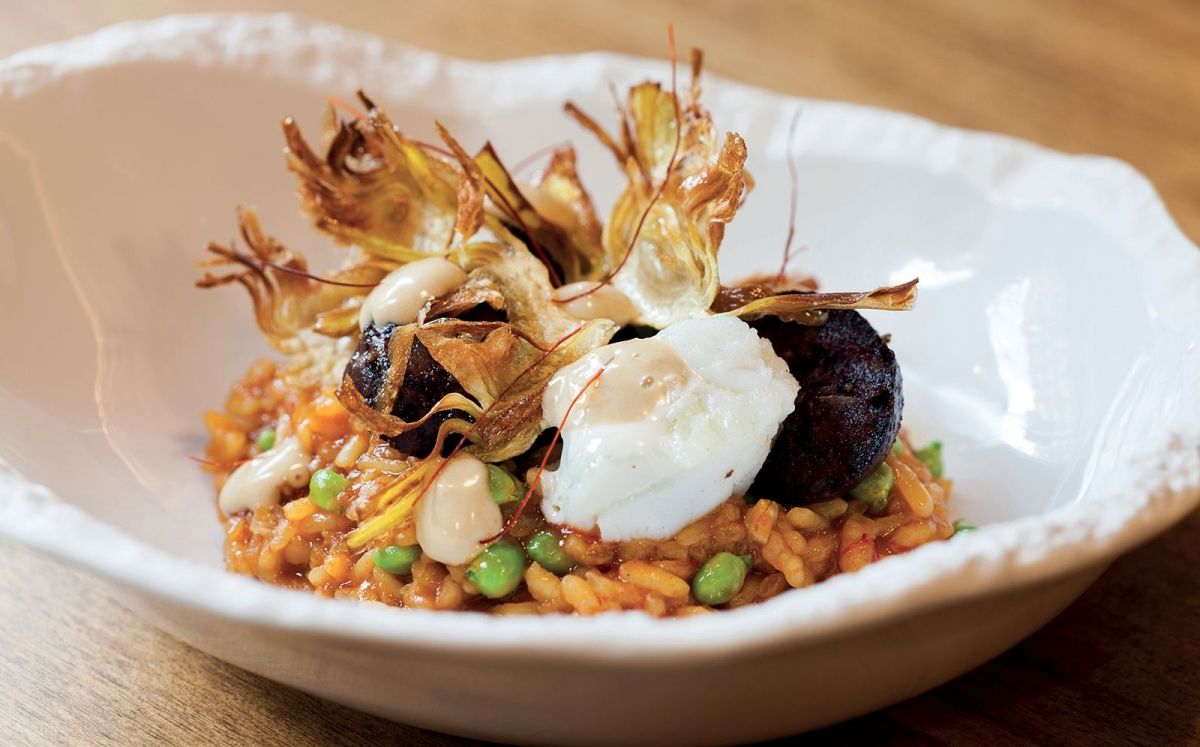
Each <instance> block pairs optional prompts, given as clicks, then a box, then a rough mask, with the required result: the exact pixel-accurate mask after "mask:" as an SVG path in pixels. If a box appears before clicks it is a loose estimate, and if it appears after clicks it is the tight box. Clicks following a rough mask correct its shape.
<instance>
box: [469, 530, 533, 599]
mask: <svg viewBox="0 0 1200 747" xmlns="http://www.w3.org/2000/svg"><path fill="white" fill-rule="evenodd" d="M524 572H525V552H524V551H523V550H522V549H521V546H520V545H518V544H517V543H515V542H512V541H510V540H500V541H499V542H493V543H492V544H490V545H488V546H487V547H485V548H484V549H483V552H481V553H479V554H478V555H476V556H475V559H474V560H472V561H471V564H470V565H469V566H467V578H469V579H470V580H471V583H473V584H475V588H477V589H479V593H480V594H483V595H484V596H485V597H487V598H488V599H499V598H500V597H503V596H508V595H509V594H511V593H513V591H515V590H516V588H517V587H518V586H520V585H521V575H522V574H523V573H524Z"/></svg>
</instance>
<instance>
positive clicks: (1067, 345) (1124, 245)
mask: <svg viewBox="0 0 1200 747" xmlns="http://www.w3.org/2000/svg"><path fill="white" fill-rule="evenodd" d="M665 73H666V67H665V65H664V64H663V63H662V62H652V61H646V60H637V59H631V58H627V57H620V56H614V55H608V54H587V55H577V56H564V57H553V58H540V59H530V60H517V61H512V62H505V63H496V64H482V63H476V62H466V61H461V60H450V59H445V58H442V57H439V56H437V55H435V54H431V53H429V52H423V51H418V50H415V49H410V48H407V47H404V46H401V45H398V44H394V43H390V42H386V41H383V40H381V39H377V38H374V37H371V36H366V35H362V34H357V33H351V32H348V31H345V30H342V29H340V28H336V27H333V26H328V25H323V24H317V23H312V22H309V21H305V20H300V19H296V18H292V17H288V16H223V17H216V16H213V17H186V18H168V19H163V20H159V21H154V22H150V23H138V24H128V25H122V26H117V27H113V28H110V29H107V30H104V31H102V32H100V33H98V34H95V35H92V36H89V37H85V38H82V39H78V40H75V41H70V42H66V43H64V44H57V45H53V46H50V47H44V48H41V49H36V50H32V51H30V52H25V53H22V54H19V55H17V56H16V57H13V58H11V59H9V60H7V61H5V62H3V63H0V174H3V178H2V179H0V340H2V342H3V351H4V352H3V354H2V355H0V493H2V498H0V534H3V535H5V536H7V537H11V538H14V539H16V540H17V541H19V542H22V543H25V544H27V545H29V546H32V547H36V548H40V549H42V550H45V551H46V552H48V553H51V554H53V555H56V556H58V557H61V558H65V559H68V560H71V561H74V562H76V563H78V564H80V565H82V566H84V567H86V568H88V569H91V570H92V571H94V572H95V573H96V574H97V575H98V576H99V577H101V578H104V579H106V580H108V581H110V582H112V585H113V587H114V588H115V590H116V593H118V594H120V595H121V596H122V598H123V599H125V600H126V601H127V602H128V603H129V604H130V605H131V606H133V607H134V608H135V609H138V610H140V611H141V612H142V613H143V614H145V616H146V617H147V618H148V619H150V620H151V621H153V622H154V623H155V624H157V625H159V626H161V627H162V628H164V629H165V630H167V631H169V632H171V633H172V634H174V635H176V636H178V637H179V638H181V639H183V640H185V641H187V642H189V643H191V644H193V645H195V646H196V647H198V648H200V649H202V650H204V651H207V652H209V653H211V654H213V655H215V656H218V657H221V658H223V659H226V660H228V661H230V662H233V663H235V664H237V665H239V666H243V667H245V668H247V669H250V670H252V671H254V672H258V673H260V674H263V675H265V676H267V677H270V678H272V679H275V680H279V681H280V682H285V683H287V684H289V685H293V686H295V687H298V688H301V689H303V690H306V691H308V692H312V693H316V694H318V695H321V696H324V697H328V698H331V699H333V700H336V701H339V702H342V703H345V704H348V705H350V706H353V707H355V708H361V709H363V710H366V711H370V712H372V713H376V714H380V715H383V716H387V717H389V718H394V719H398V720H402V721H407V722H410V723H414V724H419V725H421V726H426V727H429V728H433V729H438V730H441V731H447V732H453V733H457V734H464V735H471V736H478V737H487V738H492V739H501V740H511V741H520V742H534V741H536V742H542V743H548V744H549V743H559V744H561V743H568V742H570V743H595V744H602V743H618V742H632V743H649V742H654V743H657V744H705V743H723V742H730V741H735V740H746V739H757V738H764V737H770V736H775V735H781V734H786V733H790V732H795V731H799V730H802V729H808V728H812V727H816V726H819V725H822V724H827V723H831V722H834V721H837V720H839V719H843V718H846V717H849V716H853V715H855V714H859V713H863V712H865V711H869V710H871V709H874V708H878V707H880V706H883V705H886V704H888V703H892V702H894V701H897V700H900V699H902V698H905V697H908V696H910V695H913V694H915V693H918V692H920V691H922V690H925V689H927V688H930V687H933V686H934V685H937V684H938V683H941V682H943V681H945V680H947V679H949V678H951V677H953V676H955V675H957V674H959V673H961V672H963V671H965V670H967V669H969V668H971V667H973V666H976V665H977V664H979V663H981V662H983V661H984V660H986V659H988V658H989V657H991V656H994V655H995V654H997V653H998V652H1000V651H1002V650H1003V649H1005V648H1006V647H1008V646H1011V645H1012V644H1013V643H1015V642H1017V641H1019V640H1020V639H1021V638H1023V637H1024V636H1026V635H1028V634H1029V633H1030V632H1031V631H1033V630H1034V629H1035V628H1037V627H1038V626H1040V625H1042V624H1043V623H1045V622H1046V621H1047V620H1049V619H1050V618H1051V617H1052V616H1053V615H1054V614H1056V613H1057V612H1058V611H1059V610H1061V609H1062V608H1063V607H1064V606H1065V605H1067V604H1068V603H1069V602H1070V601H1071V600H1073V599H1074V598H1075V597H1076V596H1077V595H1078V594H1079V593H1080V591H1081V590H1082V589H1083V588H1084V587H1086V586H1087V585H1088V584H1089V583H1090V582H1091V581H1092V580H1093V579H1094V578H1095V577H1096V576H1097V574H1099V573H1100V572H1101V571H1102V570H1103V569H1104V568H1105V566H1106V565H1107V564H1108V563H1109V562H1110V561H1111V560H1112V559H1113V558H1114V557H1116V556H1117V555H1118V554H1119V553H1121V552H1124V551H1126V550H1128V549H1130V548H1131V547H1133V546H1134V545H1136V544H1138V543H1140V542H1144V541H1145V540H1147V539H1148V538H1149V537H1151V536H1153V535H1154V534H1156V533H1157V532H1159V531H1161V530H1162V529H1164V528H1165V527H1167V526H1168V525H1170V524H1171V523H1172V522H1174V521H1175V520H1176V519H1178V518H1179V517H1180V516H1182V515H1183V514H1184V513H1185V512H1187V511H1188V510H1189V509H1191V508H1192V507H1193V506H1195V505H1196V503H1197V499H1198V497H1200V492H1198V490H1200V488H1198V486H1200V407H1198V405H1197V393H1198V392H1200V350H1198V346H1197V339H1198V330H1200V253H1198V252H1197V251H1196V248H1195V247H1194V246H1192V245H1191V244H1190V243H1189V242H1188V241H1187V240H1186V239H1185V238H1184V237H1183V236H1182V235H1181V234H1180V233H1179V231H1178V230H1177V229H1176V227H1175V226H1174V225H1173V224H1172V222H1171V220H1170V218H1169V217H1168V216H1167V213H1166V211H1165V210H1164V209H1163V206H1162V205H1161V203H1160V202H1159V200H1158V198H1157V197H1156V196H1155V193H1154V190H1153V189H1152V188H1151V187H1150V185H1149V184H1148V183H1147V182H1146V180H1145V179H1143V178H1142V177H1141V176H1139V175H1138V174H1137V173H1136V172H1135V171H1134V170H1133V169H1131V168H1130V167H1128V166H1126V165H1125V164H1122V163H1120V162H1117V161H1113V160H1110V159H1106V158H1093V157H1071V156H1065V155H1062V154H1058V153H1052V152H1049V151H1046V150H1044V149H1042V148H1038V147H1036V146H1033V145H1030V144H1027V143H1023V142H1018V141H1015V140H1012V139H1010V138H1005V137H999V136H996V135H988V134H979V133H971V132H963V131H961V130H954V129H948V128H945V127H940V126H937V125H934V124H932V123H929V122H926V121H923V120H920V119H916V118H914V117H910V116H906V115H902V114H895V113H890V112H884V111H879V110H876V109H871V108H866V107H861V106H851V105H846V104H838V103H830V102H820V101H801V100H797V99H791V98H786V97H783V96H778V95H775V94H771V93H768V92H766V91H761V90H756V89H752V88H749V87H747V86H743V85H739V84H736V83H731V82H728V81H723V80H719V79H716V78H712V77H710V78H709V79H708V80H707V82H706V86H705V89H706V96H705V100H706V103H707V105H708V106H709V108H710V109H711V110H712V111H713V112H714V114H715V118H716V121H717V123H718V125H719V126H721V127H722V128H725V129H734V130H737V131H739V132H741V133H742V134H743V135H744V136H745V137H746V140H747V142H748V143H749V147H750V153H751V156H750V166H751V168H752V170H753V172H754V175H755V177H756V178H757V180H758V188H757V189H756V190H755V192H754V193H753V195H752V196H751V198H750V201H749V203H748V204H747V205H746V208H745V209H744V210H743V211H742V213H741V214H740V215H739V216H738V219H737V221H736V222H735V223H734V224H733V226H732V228H731V230H730V231H729V233H728V236H727V238H726V242H725V250H724V256H723V258H722V262H723V266H724V269H725V272H726V276H727V277H736V276H738V275H740V274H743V273H745V272H747V271H749V270H753V269H760V270H761V269H766V268H770V267H773V266H774V265H775V263H776V262H777V257H778V253H779V251H780V248H781V245H782V238H783V235H784V232H785V229H786V226H785V222H786V215H787V199H788V188H787V177H786V169H785V153H786V150H787V143H786V140H787V138H786V133H787V126H788V123H789V121H790V119H791V116H792V112H793V110H794V109H795V107H797V106H800V107H802V109H803V115H802V117H801V119H800V125H799V132H798V137H797V148H798V153H799V158H798V163H799V167H800V174H801V178H800V207H799V222H798V230H799V236H800V239H801V243H803V244H804V245H805V246H806V247H807V251H806V253H805V254H804V255H803V263H804V265H805V268H806V269H807V270H810V271H812V272H815V273H816V274H817V275H818V276H819V277H820V278H821V279H822V281H823V282H824V284H825V286H826V287H827V288H830V289H847V290H849V289H861V288H868V287H873V286H875V285H877V284H880V283H882V282H887V281H899V280H904V279H907V278H909V277H910V276H912V275H920V276H921V280H922V282H921V297H920V301H919V303H918V306H917V309H916V310H915V311H912V312H909V313H905V314H893V315H886V316H884V315H876V316H875V317H873V318H874V321H875V322H876V323H877V324H878V325H880V326H881V327H882V329H884V330H886V331H889V332H892V333H893V335H894V337H893V344H894V347H895V350H896V352H897V354H898V355H899V357H900V360H901V362H902V365H903V370H904V378H905V394H906V395H907V405H908V407H907V409H906V424H907V426H908V427H909V428H910V430H911V431H912V432H913V433H914V434H915V435H916V436H917V437H918V438H919V439H925V438H932V437H938V438H942V439H944V440H945V442H946V445H947V446H946V459H947V462H948V465H949V466H948V470H949V474H950V475H951V476H953V477H954V478H955V480H956V486H957V487H956V491H955V492H956V497H955V506H956V512H957V513H958V514H959V515H961V516H964V517H967V518H969V519H971V520H972V521H975V522H977V523H980V524H982V525H983V528H982V529H981V530H980V531H979V532H976V533H971V534H965V535H962V536H960V537H957V538H955V539H953V540H951V541H949V542H945V543H938V544H935V545H931V546H926V547H922V548H920V549H918V550H917V551H915V552H913V553H911V554H909V555H906V556H903V557H899V558H894V559H889V560H887V561H886V562H884V563H880V564H878V565H874V566H871V567H869V568H867V569H866V570H864V571H863V572H861V573H858V574H855V575H852V576H841V577H837V578H834V579H832V580H831V581H828V582H827V583H823V584H820V585H818V586H816V587H813V588H809V589H804V590H801V591H795V592H789V593H787V594H785V595H783V596H782V597H780V598H778V599H776V600H773V601H771V602H770V603H768V604H765V605H761V606H757V607H754V608H747V609H742V610H738V611H736V612H732V613H726V614H717V615H711V616H707V617H704V618H702V619H686V620H678V621H656V620H652V619H649V618H647V617H644V616H641V615H638V614H624V615H611V616H604V617H599V618H593V619H575V618H565V617H560V618H549V619H491V618H488V617H483V616H479V615H471V614H447V613H425V612H414V611H396V610H392V609H386V608H382V607H378V606H372V605H360V604H354V603H349V602H333V601H325V600H320V599H316V598H314V597H312V596H310V595H307V594H303V593H295V592H288V591H284V590H282V589H278V588H271V587H268V586H265V585H262V584H259V583H257V582H255V581H252V580H250V579H247V578H243V577H239V576H234V575H231V574H227V573H225V572H224V571H223V569H222V558H221V549H220V536H221V535H220V530H219V526H218V523H217V520H216V516H215V513H214V508H213V496H212V491H211V486H210V484H209V481H208V479H207V478H206V477H205V476H203V475H202V474H200V472H199V471H198V470H197V469H196V467H195V465H193V464H192V463H191V462H189V461H188V459H187V456H188V455H189V454H198V453H200V452H201V449H202V446H203V441H204V436H203V429H202V427H201V423H200V414H201V413H202V411H203V410H204V409H205V408H207V407H210V406H213V405H214V404H216V403H219V402H220V401H221V400H222V398H223V396H224V393H225V391H226V389H227V387H228V385H229V383H230V382H231V380H232V379H233V378H234V377H235V375H237V374H238V372H239V371H240V370H242V369H243V368H244V367H245V366H246V365H247V363H248V362H249V361H250V360H251V359H252V358H253V357H254V356H255V355H258V354H261V353H263V352H264V350H265V348H264V346H263V344H262V343H261V342H260V341H259V339H258V337H257V334H256V331H255V330H254V328H253V326H252V324H251V321H250V314H249V309H248V304H247V301H246V299H245V298H243V297H242V294H240V293H238V292H236V291H233V290H230V291H227V292H219V291H218V292H200V291H196V290H193V289H192V287H191V283H192V280H193V279H194V278H195V276H196V273H197V271H196V268H195V265H194V263H195V260H196V259H197V258H198V257H199V256H200V255H201V250H202V247H203V246H204V245H205V243H206V242H207V241H208V240H209V239H227V238H229V237H230V236H231V235H232V232H233V227H234V220H233V217H234V216H233V208H234V205H235V204H237V203H239V202H245V203H250V204H254V205H257V206H258V208H259V211H260V215H261V216H262V218H263V221H264V224H265V226H266V227H267V228H268V229H269V230H271V231H273V232H275V233H277V234H278V235H280V236H281V237H282V238H283V239H284V240H285V241H286V242H289V243H291V244H293V245H295V246H296V247H298V248H301V249H303V250H305V251H308V252H312V251H321V249H320V248H321V247H322V246H323V245H324V243H325V242H324V241H323V240H322V238H321V237H319V236H318V235H316V234H314V233H313V232H312V231H310V230H309V229H308V228H307V227H306V226H305V223H304V221H303V220H302V218H301V217H300V216H299V215H298V213H297V208H296V205H295V200H294V196H293V183H292V178H291V176H290V175H289V174H287V173H286V172H285V170H284V168H283V162H282V158H281V153H280V151H281V137H280V133H279V130H278V124H277V123H278V121H279V119H280V117H281V116H282V115H284V114H293V115H296V116H297V117H298V118H299V119H300V121H301V122H302V123H303V124H304V125H306V127H307V129H308V130H309V131H310V132H312V131H315V127H316V123H317V121H318V117H319V113H320V110H321V107H322V105H323V100H324V98H325V97H326V96H327V95H329V94H339V95H343V96H344V95H348V94H350V93H351V92H353V90H354V89H355V88H358V87H362V88H364V89H366V90H367V91H368V92H369V93H370V94H371V95H372V96H373V97H374V98H375V99H376V100H377V101H378V102H380V103H382V104H383V105H385V106H387V107H388V108H389V109H390V112H391V114H392V115H393V117H394V119H395V120H396V121H398V122H400V123H402V125H403V126H404V127H405V128H407V129H409V130H410V131H411V132H414V133H415V134H417V135H418V136H430V135H431V134H432V122H433V119H434V117H438V118H440V119H441V120H442V121H444V122H445V123H446V124H447V125H448V126H449V127H450V129H451V130H452V131H454V132H455V134H456V135H458V137H459V138H460V140H462V141H463V142H464V143H466V144H467V145H468V146H469V147H473V146H476V145H478V144H480V143H481V142H482V140H483V138H484V137H485V136H487V137H490V138H492V139H493V141H494V142H495V143H496V145H497V147H498V148H499V150H500V152H501V153H502V154H506V155H507V156H508V157H509V158H510V159H514V160H515V159H517V158H520V157H521V156H523V155H525V154H527V153H529V152H531V151H533V150H535V149H537V148H538V147H540V146H542V145H544V144H546V143H548V142H552V141H557V140H561V139H565V138H570V139H572V140H574V141H575V142H576V143H577V144H578V145H579V147H580V149H581V151H582V173H583V174H584V175H585V179H586V181H587V183H588V185H589V186H590V187H592V189H593V192H594V193H595V194H597V195H599V197H600V202H601V204H606V201H607V200H610V199H611V198H612V197H613V196H614V194H615V190H616V187H617V184H618V174H617V171H616V169H615V168H614V166H613V164H611V163H610V162H609V160H608V156H607V154H605V153H603V152H602V151H601V150H600V149H599V148H598V147H597V146H596V145H595V143H593V142H592V141H591V139H590V138H589V137H588V136H586V135H585V134H584V133H582V132H581V131H580V130H579V129H578V128H576V127H575V126H574V125H573V124H572V123H571V122H569V121H568V120H567V119H566V118H565V117H563V116H562V115H561V113H560V110H559V107H560V105H561V102H562V101H563V100H564V99H567V98H571V99H574V100H576V101H578V102H580V103H581V104H582V105H583V106H584V108H585V109H588V110H590V111H592V112H595V113H597V114H604V113H605V112H608V111H609V110H610V101H609V96H608V91H607V83H608V81H609V80H612V81H614V82H615V83H617V84H618V85H624V84H627V83H630V82H633V81H635V80H637V79H641V78H643V77H646V76H653V77H657V78H662V77H663V76H664V75H665Z"/></svg>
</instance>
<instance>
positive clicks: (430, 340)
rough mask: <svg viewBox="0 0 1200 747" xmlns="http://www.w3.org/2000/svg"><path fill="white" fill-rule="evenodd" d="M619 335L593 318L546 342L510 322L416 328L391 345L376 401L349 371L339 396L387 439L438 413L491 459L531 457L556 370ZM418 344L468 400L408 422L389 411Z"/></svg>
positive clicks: (459, 398) (450, 401) (453, 400)
mask: <svg viewBox="0 0 1200 747" xmlns="http://www.w3.org/2000/svg"><path fill="white" fill-rule="evenodd" d="M616 330H617V327H616V325H615V324H613V323H612V322H609V321H607V320H593V321H589V322H584V323H582V324H578V325H577V326H576V328H575V329H573V330H571V332H569V333H568V334H567V335H565V336H564V337H562V338H560V339H558V340H554V341H551V342H550V343H549V344H544V343H542V342H539V341H537V340H534V339H532V338H530V337H529V336H528V335H526V334H525V333H523V332H521V331H520V330H519V329H517V328H516V327H515V326H514V325H512V324H508V323H505V322H466V321H461V320H457V319H436V320H433V321H431V322H426V323H413V324H409V325H406V326H404V327H401V328H399V329H397V330H396V331H395V332H394V333H393V335H392V337H391V339H390V340H389V342H388V353H389V368H388V372H387V376H386V381H385V382H384V383H383V386H382V388H381V390H380V393H379V394H378V395H377V396H376V397H375V398H374V401H373V402H370V403H368V402H367V401H366V400H365V399H364V398H363V396H362V394H361V392H359V390H358V388H357V387H356V386H355V384H354V381H353V380H352V379H351V378H350V372H349V371H348V370H347V372H346V374H345V376H344V378H343V380H342V385H341V387H340V388H339V390H338V398H339V399H340V400H341V402H342V404H343V405H344V406H345V407H346V409H348V410H349V411H350V412H351V413H352V414H354V415H355V416H356V417H358V418H359V420H361V421H362V423H363V424H364V425H365V426H366V427H367V428H368V429H370V430H371V431H372V432H375V433H378V434H380V435H384V436H398V435H400V434H403V433H407V432H408V431H410V430H413V429H415V428H418V427H420V426H422V425H424V424H425V423H427V422H429V421H430V420H432V419H434V418H435V417H436V416H437V415H438V414H439V413H443V412H453V413H454V415H455V417H454V418H453V419H456V420H462V421H463V425H462V426H456V427H455V432H459V433H465V434H467V438H468V440H469V441H470V442H471V445H470V446H469V447H467V448H468V450H469V451H471V452H472V453H474V454H475V455H476V456H478V457H479V458H480V459H483V460H484V461H489V462H496V461H503V460H505V459H509V458H511V457H514V456H517V455H519V454H522V453H524V452H525V451H526V450H528V449H529V447H530V445H531V444H532V443H533V442H534V440H535V439H536V438H537V436H538V434H540V433H541V432H542V430H543V427H542V394H543V392H544V391H545V388H546V384H547V382H549V380H550V378H551V377H552V376H553V375H554V374H555V372H557V371H558V369H560V368H561V367H563V366H565V365H567V364H569V363H571V362H573V361H575V360H578V359H579V358H580V357H582V356H583V355H585V354H587V353H588V352H590V351H591V350H593V349H595V348H597V347H599V346H601V345H603V344H605V343H606V342H608V340H609V339H610V338H611V337H612V335H613V334H614V333H615V332H616ZM414 339H415V340H416V341H419V342H420V344H421V345H422V346H423V347H424V348H425V349H426V350H427V351H428V353H429V355H430V356H431V357H432V358H433V359H434V360H435V361H436V362H437V363H438V365H440V366H441V367H442V368H444V369H445V370H446V371H447V372H448V373H449V374H450V375H451V376H452V377H453V378H454V379H455V380H456V381H457V382H458V384H459V385H460V386H461V387H462V389H463V390H464V391H465V392H466V393H467V396H464V395H462V394H459V393H454V392H450V393H447V394H446V395H445V396H443V397H442V398H441V399H440V400H439V401H438V402H437V404H435V405H434V406H433V407H432V408H430V410H429V411H428V412H427V413H425V414H424V415H422V416H421V417H420V418H417V419H415V420H412V421H404V420H402V419H400V418H398V417H396V416H394V415H392V414H390V413H391V409H392V404H393V403H394V402H395V400H396V397H397V395H398V393H399V392H400V390H401V388H402V387H403V386H404V380H405V375H406V372H407V368H408V358H409V354H410V351H411V350H412V348H413V341H414ZM466 417H470V418H471V420H466ZM446 422H450V421H446ZM442 427H443V428H445V425H444V424H443V426H442Z"/></svg>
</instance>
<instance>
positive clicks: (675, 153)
mask: <svg viewBox="0 0 1200 747" xmlns="http://www.w3.org/2000/svg"><path fill="white" fill-rule="evenodd" d="M667 45H668V48H669V50H670V53H671V103H672V104H673V105H674V109H675V146H674V147H673V148H672V149H671V160H669V161H667V170H666V172H664V173H663V178H662V182H660V183H659V185H658V188H657V189H655V190H654V194H653V195H652V196H651V197H650V202H648V203H646V208H645V209H644V210H643V211H642V215H641V217H640V218H638V222H637V226H636V227H635V228H634V230H633V236H631V237H630V239H629V245H628V246H627V247H626V248H625V255H624V256H623V257H621V261H620V262H618V263H617V266H616V267H615V268H614V269H613V271H612V272H610V273H608V274H607V275H605V276H604V279H602V280H600V281H599V282H598V283H596V284H595V285H593V286H592V287H591V288H588V289H587V290H584V291H581V292H579V293H576V294H575V295H573V296H570V297H569V298H556V299H554V303H558V304H564V303H570V302H571V301H577V300H579V299H580V298H585V297H587V296H590V295H592V294H593V293H595V292H596V291H598V290H600V289H601V288H603V287H604V286H606V285H610V284H611V283H612V281H613V278H615V277H616V276H617V273H619V272H620V271H621V270H623V269H624V268H625V265H626V263H628V262H629V258H630V257H631V256H632V255H633V250H634V249H635V248H636V247H637V242H638V237H640V236H641V234H642V227H643V226H645V225H646V219H647V218H649V217H650V211H651V210H653V209H654V206H655V205H656V204H658V201H659V200H661V199H662V196H663V194H664V193H665V192H666V191H667V182H669V181H670V180H671V172H672V171H674V170H675V161H676V159H677V158H678V157H679V146H680V143H681V142H682V141H683V117H682V115H681V114H680V111H679V95H678V89H677V85H676V79H677V75H676V68H677V67H678V60H677V59H676V54H675V27H674V26H673V25H671V24H667Z"/></svg>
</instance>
